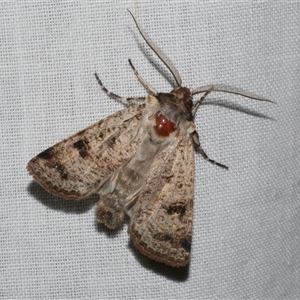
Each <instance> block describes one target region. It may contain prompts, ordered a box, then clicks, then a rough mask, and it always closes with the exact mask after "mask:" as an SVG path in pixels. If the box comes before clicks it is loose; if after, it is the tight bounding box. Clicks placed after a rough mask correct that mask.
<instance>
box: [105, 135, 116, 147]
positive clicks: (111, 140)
mask: <svg viewBox="0 0 300 300" xmlns="http://www.w3.org/2000/svg"><path fill="white" fill-rule="evenodd" d="M115 142H116V138H115V137H114V136H112V137H110V138H109V139H108V140H107V141H106V143H107V146H108V147H109V148H112V146H113V145H114V144H115Z"/></svg>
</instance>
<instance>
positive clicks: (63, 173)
mask: <svg viewBox="0 0 300 300" xmlns="http://www.w3.org/2000/svg"><path fill="white" fill-rule="evenodd" d="M54 168H55V169H56V170H57V171H58V173H59V175H60V177H61V179H62V180H67V179H68V177H69V174H68V171H67V169H66V167H65V166H64V165H61V164H59V163H56V164H55V165H54Z"/></svg>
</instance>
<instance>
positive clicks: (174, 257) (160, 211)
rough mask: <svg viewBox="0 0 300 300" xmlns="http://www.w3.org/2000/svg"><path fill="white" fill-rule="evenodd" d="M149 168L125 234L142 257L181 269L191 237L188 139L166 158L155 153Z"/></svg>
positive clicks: (191, 162) (191, 185)
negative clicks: (129, 237) (127, 234)
mask: <svg viewBox="0 0 300 300" xmlns="http://www.w3.org/2000/svg"><path fill="white" fill-rule="evenodd" d="M180 139H181V137H180ZM153 166H154V167H153V168H152V169H151V171H150V172H149V175H148V177H147V179H146V181H145V184H144V187H143V189H142V190H141V192H140V195H139V197H138V200H137V203H136V206H135V207H134V208H133V210H132V211H131V214H132V217H131V220H130V225H129V228H128V233H129V235H130V236H131V239H132V241H133V244H134V245H135V247H136V248H138V249H139V251H140V252H141V253H143V254H144V255H146V256H148V257H150V258H152V259H154V260H156V261H159V262H163V263H165V264H167V265H171V266H173V267H181V266H185V265H186V264H187V263H188V262H189V260H190V246H191V238H192V217H193V203H192V202H193V195H194V147H193V142H192V139H191V138H190V137H188V138H182V139H181V140H180V141H179V143H178V144H177V146H176V148H175V150H174V151H173V152H172V153H171V154H170V155H169V156H168V157H166V153H165V152H164V151H163V152H161V153H159V154H158V155H157V157H156V159H155V161H154V164H153Z"/></svg>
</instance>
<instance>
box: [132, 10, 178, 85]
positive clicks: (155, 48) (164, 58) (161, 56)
mask: <svg viewBox="0 0 300 300" xmlns="http://www.w3.org/2000/svg"><path fill="white" fill-rule="evenodd" d="M127 10H128V12H129V13H130V14H131V16H132V18H133V21H134V23H135V25H136V27H137V29H138V31H139V32H140V34H141V36H142V37H143V39H144V40H145V42H146V43H147V44H148V46H149V47H150V48H151V49H152V51H153V52H154V53H155V54H156V55H157V56H158V58H159V59H160V60H161V61H162V62H163V63H164V65H165V66H166V67H167V68H168V69H169V71H170V72H171V74H172V75H173V78H174V79H175V81H176V84H177V86H181V84H182V80H181V78H180V75H179V72H178V71H177V69H176V68H175V66H174V65H173V63H172V62H171V60H170V59H169V58H168V57H167V56H166V55H165V54H164V53H163V51H162V50H161V49H159V47H158V46H156V45H155V44H154V42H152V41H151V40H150V38H149V37H148V36H147V35H146V34H145V33H144V32H143V30H142V28H141V27H140V25H139V24H138V22H137V20H136V19H135V17H134V15H133V14H132V13H131V11H130V10H129V9H127Z"/></svg>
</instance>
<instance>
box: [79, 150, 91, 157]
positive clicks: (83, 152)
mask: <svg viewBox="0 0 300 300" xmlns="http://www.w3.org/2000/svg"><path fill="white" fill-rule="evenodd" d="M79 155H80V156H81V157H82V158H86V157H87V156H88V155H89V153H88V152H87V151H86V150H80V151H79Z"/></svg>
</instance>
